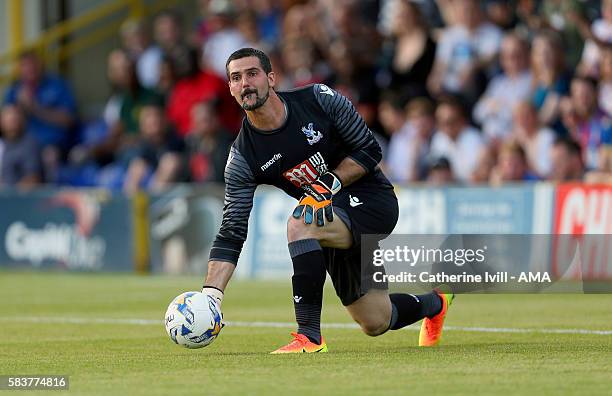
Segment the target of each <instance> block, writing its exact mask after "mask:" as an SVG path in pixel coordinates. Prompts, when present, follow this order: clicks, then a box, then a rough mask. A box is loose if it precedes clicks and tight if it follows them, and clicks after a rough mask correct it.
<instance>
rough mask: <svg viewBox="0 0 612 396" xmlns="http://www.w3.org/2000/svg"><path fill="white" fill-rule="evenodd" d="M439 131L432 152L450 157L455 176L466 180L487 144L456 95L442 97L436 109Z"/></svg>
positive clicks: (434, 154) (463, 180) (432, 143)
mask: <svg viewBox="0 0 612 396" xmlns="http://www.w3.org/2000/svg"><path fill="white" fill-rule="evenodd" d="M436 126H437V131H436V133H435V134H434V136H433V139H432V141H431V155H432V157H434V158H436V157H437V158H439V157H446V158H447V159H448V160H449V161H450V164H451V167H452V169H453V172H454V177H455V178H456V179H457V180H459V181H461V182H466V181H468V180H469V178H470V175H471V174H472V172H473V171H474V167H475V166H476V160H477V157H476V155H474V154H475V153H478V151H479V150H480V149H481V147H482V146H483V140H482V136H481V134H480V131H479V130H478V129H476V128H474V127H473V126H471V125H470V124H469V123H468V119H467V116H466V113H465V109H464V107H463V105H462V104H461V102H459V101H458V100H457V99H455V98H444V99H442V100H440V102H439V104H438V107H437V109H436Z"/></svg>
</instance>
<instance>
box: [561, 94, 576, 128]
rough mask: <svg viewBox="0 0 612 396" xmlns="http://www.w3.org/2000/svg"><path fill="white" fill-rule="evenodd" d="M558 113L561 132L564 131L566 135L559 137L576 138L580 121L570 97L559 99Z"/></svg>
mask: <svg viewBox="0 0 612 396" xmlns="http://www.w3.org/2000/svg"><path fill="white" fill-rule="evenodd" d="M559 113H560V115H559V117H560V120H561V123H562V124H563V130H564V131H566V133H564V134H561V136H563V135H568V136H578V135H579V133H578V124H579V121H580V120H579V119H578V115H577V114H576V109H575V107H574V102H573V101H572V98H571V97H569V96H563V97H562V98H561V100H560V101H559Z"/></svg>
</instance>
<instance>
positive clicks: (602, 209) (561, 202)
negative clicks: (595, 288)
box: [552, 184, 612, 279]
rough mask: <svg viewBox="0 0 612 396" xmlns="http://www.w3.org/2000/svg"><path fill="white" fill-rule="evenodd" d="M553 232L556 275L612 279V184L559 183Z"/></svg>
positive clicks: (554, 269)
mask: <svg viewBox="0 0 612 396" xmlns="http://www.w3.org/2000/svg"><path fill="white" fill-rule="evenodd" d="M553 233H554V234H555V235H558V236H557V237H556V238H555V240H554V242H553V256H552V257H553V263H552V264H553V265H552V269H553V272H554V273H555V275H556V276H562V277H564V278H571V279H610V278H612V263H611V261H612V185H584V184H564V185H560V186H558V187H557V190H556V199H555V209H554V226H553Z"/></svg>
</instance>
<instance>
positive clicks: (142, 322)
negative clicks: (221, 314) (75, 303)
mask: <svg viewBox="0 0 612 396" xmlns="http://www.w3.org/2000/svg"><path fill="white" fill-rule="evenodd" d="M3 322H34V323H60V324H62V323H63V324H122V325H137V326H152V325H154V326H163V324H164V322H163V320H152V319H129V318H83V317H81V318H79V317H64V316H1V317H0V323H3ZM225 323H226V324H227V325H228V326H233V327H258V328H283V329H285V328H294V327H295V323H291V322H239V321H236V322H234V321H231V322H225ZM321 327H322V328H324V329H359V326H358V325H357V324H356V323H322V324H321ZM406 329H407V330H413V331H417V330H419V327H418V326H408V327H406ZM444 329H445V330H450V331H465V332H470V333H518V334H524V333H537V334H586V335H612V330H590V329H547V328H542V329H534V328H516V327H464V326H445V327H444Z"/></svg>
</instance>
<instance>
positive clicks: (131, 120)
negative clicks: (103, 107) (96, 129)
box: [108, 50, 163, 139]
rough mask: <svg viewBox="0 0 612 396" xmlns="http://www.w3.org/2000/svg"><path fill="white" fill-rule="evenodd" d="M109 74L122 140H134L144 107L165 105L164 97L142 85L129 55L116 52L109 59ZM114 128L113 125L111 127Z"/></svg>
mask: <svg viewBox="0 0 612 396" xmlns="http://www.w3.org/2000/svg"><path fill="white" fill-rule="evenodd" d="M108 68H109V70H108V73H109V79H110V80H111V85H112V87H113V91H114V92H115V96H114V99H115V100H116V101H117V102H116V103H118V104H119V106H118V107H119V113H118V115H119V118H118V122H119V128H120V130H121V131H120V132H121V133H122V134H123V135H124V137H122V139H124V138H127V139H133V138H134V136H137V134H138V132H139V113H140V111H141V109H142V108H143V107H144V106H147V105H150V104H158V105H161V104H163V97H162V96H161V95H160V94H159V93H157V92H156V91H154V90H151V89H148V88H145V87H143V86H142V85H140V83H139V82H138V78H137V76H136V68H135V64H134V62H132V61H131V60H130V58H129V57H128V55H127V53H126V52H125V51H122V50H115V51H113V52H111V53H110V55H109V57H108ZM111 126H113V125H111Z"/></svg>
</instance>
